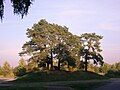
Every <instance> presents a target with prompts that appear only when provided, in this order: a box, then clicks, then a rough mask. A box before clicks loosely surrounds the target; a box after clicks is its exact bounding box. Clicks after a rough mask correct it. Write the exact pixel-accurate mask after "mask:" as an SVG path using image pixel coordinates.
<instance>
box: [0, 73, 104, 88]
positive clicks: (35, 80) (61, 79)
mask: <svg viewBox="0 0 120 90" xmlns="http://www.w3.org/2000/svg"><path fill="white" fill-rule="evenodd" d="M104 79H105V78H104V77H103V76H102V75H98V74H96V73H93V72H84V71H76V72H66V71H46V72H35V73H29V74H27V75H24V76H22V77H19V78H18V79H17V80H15V81H12V82H10V83H9V82H8V84H13V86H9V87H5V86H3V87H0V90H48V88H46V87H44V86H52V87H54V86H65V87H71V88H74V89H75V90H90V89H92V88H94V87H96V86H97V87H98V86H100V85H103V84H105V82H106V81H104Z"/></svg>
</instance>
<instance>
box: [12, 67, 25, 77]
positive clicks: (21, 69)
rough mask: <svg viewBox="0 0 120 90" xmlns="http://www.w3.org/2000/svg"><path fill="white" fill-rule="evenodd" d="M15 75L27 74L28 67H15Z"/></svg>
mask: <svg viewBox="0 0 120 90" xmlns="http://www.w3.org/2000/svg"><path fill="white" fill-rule="evenodd" d="M13 72H14V75H15V76H23V75H25V74H26V68H24V67H16V68H14V71H13Z"/></svg>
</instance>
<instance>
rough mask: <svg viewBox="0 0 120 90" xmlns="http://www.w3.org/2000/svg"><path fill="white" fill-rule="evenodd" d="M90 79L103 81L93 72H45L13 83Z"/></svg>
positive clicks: (28, 75)
mask: <svg viewBox="0 0 120 90" xmlns="http://www.w3.org/2000/svg"><path fill="white" fill-rule="evenodd" d="M91 79H104V77H103V76H102V75H98V74H96V73H93V72H84V71H76V72H66V71H47V72H36V73H30V74H27V75H24V76H23V77H20V78H18V79H17V80H16V81H15V82H51V81H76V80H77V81H78V80H91Z"/></svg>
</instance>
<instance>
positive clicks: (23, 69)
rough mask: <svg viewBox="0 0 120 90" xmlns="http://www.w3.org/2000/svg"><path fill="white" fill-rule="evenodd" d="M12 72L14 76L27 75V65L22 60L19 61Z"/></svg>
mask: <svg viewBox="0 0 120 90" xmlns="http://www.w3.org/2000/svg"><path fill="white" fill-rule="evenodd" d="M13 72H14V75H15V76H23V75H25V74H26V73H27V64H26V61H25V60H24V59H23V58H21V59H20V60H19V65H18V66H17V67H15V68H14V70H13Z"/></svg>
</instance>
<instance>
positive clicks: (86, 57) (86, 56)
mask: <svg viewBox="0 0 120 90" xmlns="http://www.w3.org/2000/svg"><path fill="white" fill-rule="evenodd" d="M87 59H88V52H86V55H85V71H86V72H87Z"/></svg>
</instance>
